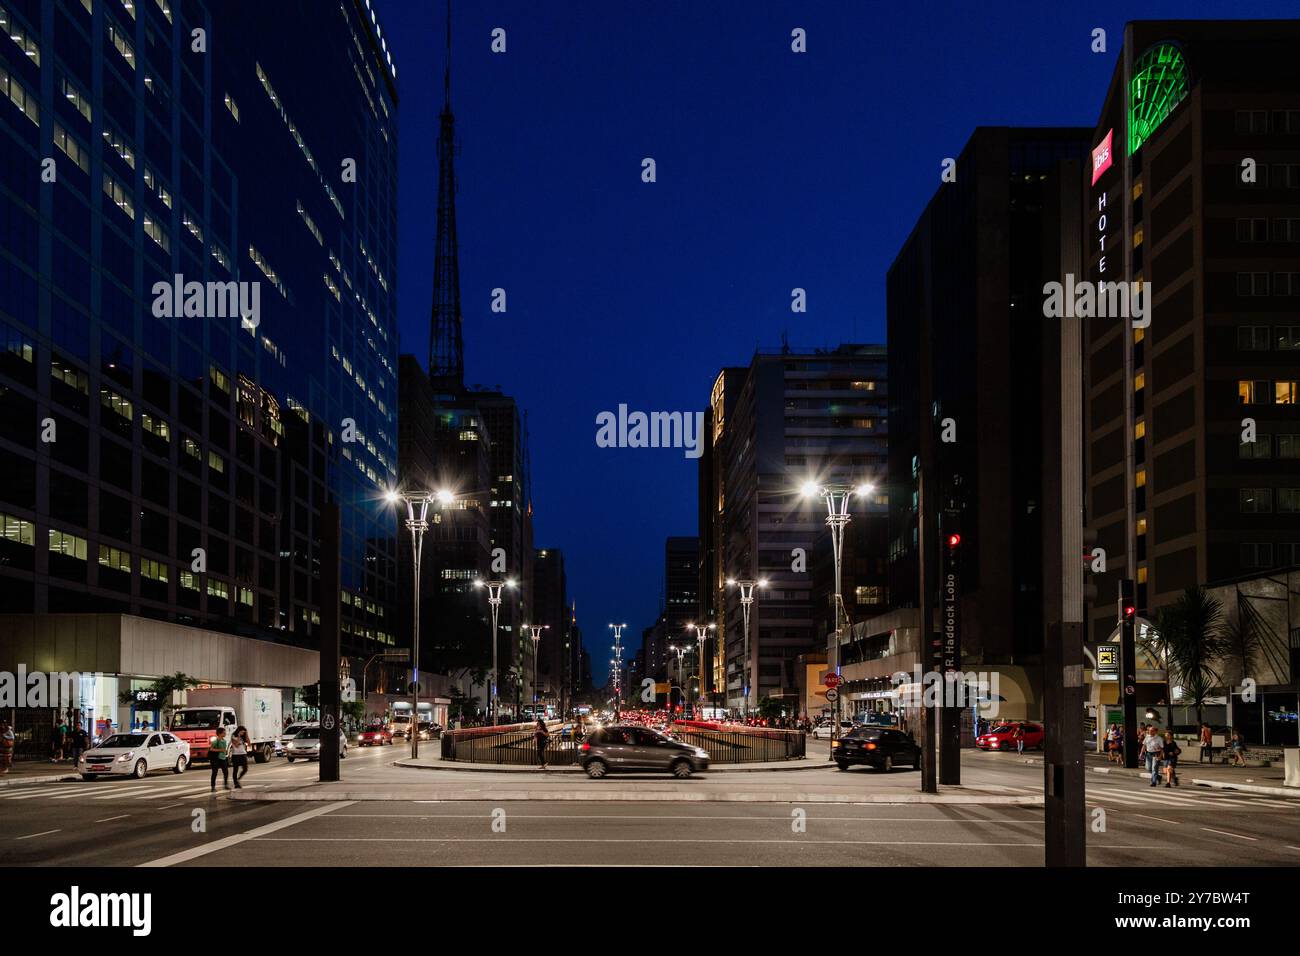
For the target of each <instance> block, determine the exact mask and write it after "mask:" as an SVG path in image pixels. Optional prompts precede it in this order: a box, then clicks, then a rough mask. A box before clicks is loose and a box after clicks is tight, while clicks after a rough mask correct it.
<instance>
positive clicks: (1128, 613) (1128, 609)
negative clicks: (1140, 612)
mask: <svg viewBox="0 0 1300 956" xmlns="http://www.w3.org/2000/svg"><path fill="white" fill-rule="evenodd" d="M1136 613H1137V608H1135V607H1134V606H1133V605H1132V604H1125V605H1124V616H1125V617H1132V616H1133V615H1134V614H1136Z"/></svg>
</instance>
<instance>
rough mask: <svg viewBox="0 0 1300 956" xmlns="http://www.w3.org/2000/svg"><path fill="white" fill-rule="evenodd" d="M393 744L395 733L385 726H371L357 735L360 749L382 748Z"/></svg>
mask: <svg viewBox="0 0 1300 956" xmlns="http://www.w3.org/2000/svg"><path fill="white" fill-rule="evenodd" d="M392 742H393V732H392V731H391V730H389V729H388V728H387V727H385V726H384V725H383V724H371V725H370V726H369V727H367V728H366V729H365V730H363V731H361V733H359V734H357V746H358V747H382V746H383V745H384V744H391V743H392Z"/></svg>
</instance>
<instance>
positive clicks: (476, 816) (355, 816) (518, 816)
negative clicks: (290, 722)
mask: <svg viewBox="0 0 1300 956" xmlns="http://www.w3.org/2000/svg"><path fill="white" fill-rule="evenodd" d="M372 818H374V819H382V820H390V819H391V820H490V819H491V818H492V817H491V814H488V813H342V814H339V819H346V820H368V819H372ZM510 819H511V820H559V821H561V822H563V821H565V820H611V821H615V822H621V821H623V820H694V821H699V822H701V823H708V822H710V821H713V820H733V821H743V822H746V823H752V822H766V823H787V824H788V823H789V822H790V819H791V818H790V817H788V816H780V817H758V816H755V817H718V816H708V817H703V816H701V817H692V816H654V815H650V814H622V813H620V814H617V815H614V814H599V813H597V814H571V815H570V814H565V815H563V816H560V815H556V814H547V813H541V814H532V813H530V814H522V813H512V814H511V815H510ZM808 821H809V822H810V823H811V822H817V823H973V824H985V825H994V826H1004V825H1010V826H1039V822H1038V821H1037V820H975V819H966V820H945V819H942V818H935V817H819V816H814V815H812V814H809V815H808Z"/></svg>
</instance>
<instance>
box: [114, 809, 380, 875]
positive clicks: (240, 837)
mask: <svg viewBox="0 0 1300 956" xmlns="http://www.w3.org/2000/svg"><path fill="white" fill-rule="evenodd" d="M354 802H355V801H352V800H344V801H342V802H341V803H327V804H326V805H325V806H323V807H313V808H312V809H311V810H307V811H305V812H303V813H299V814H295V815H294V816H291V817H286V818H285V819H283V820H277V821H276V822H275V823H268V824H266V825H265V826H260V827H254V828H253V829H252V830H247V831H245V832H243V833H237V834H235V835H234V836H228V837H222V838H221V839H220V840H214V841H213V842H212V843H207V844H204V845H203V846H196V847H194V848H193V849H189V850H182V851H181V852H180V853H173V854H171V855H170V856H164V857H159V858H158V859H156V860H150V861H149V862H148V863H141V864H139V865H140V866H142V867H146V866H147V867H158V866H174V865H176V864H177V863H186V862H188V861H190V860H194V859H198V858H199V857H201V856H207V855H208V854H209V853H216V852H217V851H219V850H225V849H228V848H230V847H232V846H238V845H239V844H241V843H244V842H246V841H248V840H256V839H259V838H261V837H263V836H265V835H267V834H270V833H275V832H276V831H277V830H283V829H285V828H286V827H292V826H297V825H298V824H299V823H302V822H304V821H305V820H310V819H312V818H313V817H319V816H322V815H324V814H326V813H333V812H334V811H335V810H342V809H343V808H344V807H350V806H352V804H353V803H354Z"/></svg>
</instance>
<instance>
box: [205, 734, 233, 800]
mask: <svg viewBox="0 0 1300 956" xmlns="http://www.w3.org/2000/svg"><path fill="white" fill-rule="evenodd" d="M229 752H230V741H228V740H227V739H226V728H225V727H218V728H217V735H216V736H215V737H213V738H212V740H211V742H209V744H208V763H210V764H211V765H212V792H213V793H216V792H217V772H218V771H220V773H221V785H222V786H223V787H225V788H226V789H227V790H229V789H230V764H229V763H228V762H227V760H226V756H227V754H228V753H229Z"/></svg>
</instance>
